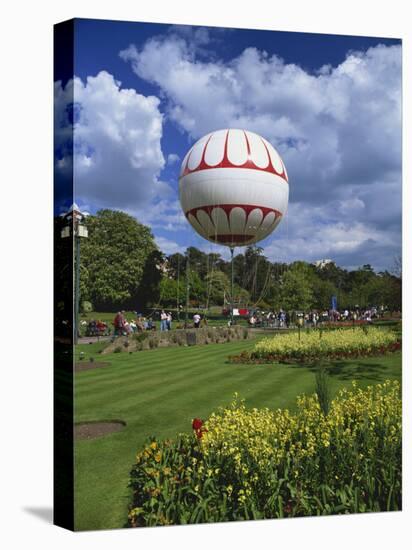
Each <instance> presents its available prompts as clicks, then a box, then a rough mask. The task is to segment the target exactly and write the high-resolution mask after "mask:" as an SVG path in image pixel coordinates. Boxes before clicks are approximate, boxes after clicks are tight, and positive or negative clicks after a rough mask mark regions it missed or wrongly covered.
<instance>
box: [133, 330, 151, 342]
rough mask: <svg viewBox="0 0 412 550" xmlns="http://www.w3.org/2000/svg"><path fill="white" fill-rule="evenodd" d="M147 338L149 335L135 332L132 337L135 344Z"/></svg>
mask: <svg viewBox="0 0 412 550" xmlns="http://www.w3.org/2000/svg"><path fill="white" fill-rule="evenodd" d="M148 337H149V334H148V333H147V332H135V333H134V334H133V336H132V338H133V340H135V341H136V342H143V341H144V340H146V338H148Z"/></svg>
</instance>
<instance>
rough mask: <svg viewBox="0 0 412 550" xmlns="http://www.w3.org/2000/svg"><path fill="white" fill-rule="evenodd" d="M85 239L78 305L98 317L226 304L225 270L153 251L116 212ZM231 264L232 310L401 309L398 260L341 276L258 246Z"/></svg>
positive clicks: (191, 255) (200, 255) (144, 235)
mask: <svg viewBox="0 0 412 550" xmlns="http://www.w3.org/2000/svg"><path fill="white" fill-rule="evenodd" d="M86 223H87V227H88V230H89V237H88V239H82V241H81V263H80V294H81V301H82V302H83V301H90V302H91V303H92V304H93V307H94V309H95V310H97V311H113V310H118V309H132V310H136V309H138V310H140V311H142V310H144V309H145V308H150V307H157V306H159V307H168V308H174V307H176V306H177V305H178V304H180V305H183V306H184V305H185V304H186V299H187V297H188V298H189V301H190V305H191V306H194V307H197V306H203V307H210V306H212V305H217V306H223V305H224V303H225V300H226V303H228V302H230V300H231V299H232V297H231V295H230V293H231V262H230V261H228V260H225V259H224V258H222V256H221V255H220V254H217V253H205V252H203V251H201V250H199V249H198V248H196V247H189V248H187V249H186V251H185V252H184V253H183V254H181V253H176V254H171V255H165V254H163V253H162V252H161V251H160V250H159V248H158V247H157V245H156V243H155V240H154V237H153V234H152V232H151V231H150V229H149V228H148V227H146V226H144V225H143V224H141V223H139V222H138V221H137V220H136V219H135V218H133V217H132V216H129V215H128V214H126V213H124V212H120V211H115V210H109V209H104V210H100V211H99V212H97V213H96V215H93V216H89V217H88V218H87V222H86ZM239 250H242V251H241V252H240V253H237V254H236V255H235V257H234V260H233V281H234V292H233V301H234V303H235V304H237V305H239V306H245V307H251V306H255V307H260V308H264V309H273V310H279V309H280V308H282V309H284V310H309V309H318V310H320V309H328V308H330V304H331V297H332V296H336V297H337V301H338V308H339V309H344V308H353V307H354V306H358V307H360V308H366V307H368V306H377V307H379V306H381V305H383V306H385V307H386V308H388V309H389V310H391V311H397V310H400V309H401V302H402V299H401V292H402V275H401V269H400V264H399V259H397V260H396V261H395V260H394V262H395V264H394V268H393V270H391V271H387V270H386V271H382V272H376V271H375V270H374V269H373V267H372V266H371V265H369V264H365V265H363V266H360V267H359V268H358V269H355V270H347V269H344V268H342V267H339V266H337V265H336V264H335V263H334V262H329V263H326V264H324V265H318V266H317V265H315V264H311V263H308V262H304V261H295V262H292V263H289V264H287V263H281V262H272V261H270V260H269V259H268V258H267V257H266V256H265V254H264V250H263V249H262V248H260V247H258V246H253V247H247V248H246V249H244V250H243V249H239Z"/></svg>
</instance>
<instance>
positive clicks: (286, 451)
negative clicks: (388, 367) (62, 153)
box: [128, 382, 402, 526]
mask: <svg viewBox="0 0 412 550" xmlns="http://www.w3.org/2000/svg"><path fill="white" fill-rule="evenodd" d="M401 409H402V406H401V398H400V386H399V384H398V383H397V382H385V383H384V384H378V385H376V386H372V387H369V388H367V389H365V390H361V389H358V388H357V387H356V385H355V384H354V386H353V388H352V390H350V391H348V390H346V389H344V390H341V391H340V392H339V394H338V396H337V397H336V398H335V399H334V400H333V401H332V402H331V404H330V409H329V413H328V415H327V416H325V415H324V414H323V413H322V410H321V407H320V404H319V400H318V398H317V396H316V395H312V396H302V397H299V398H298V400H297V411H296V412H295V413H293V414H292V413H291V412H289V411H288V410H280V409H278V410H276V411H270V410H268V409H262V410H259V409H247V408H246V407H245V405H244V403H243V402H239V401H238V400H237V399H235V400H234V402H233V403H232V404H231V405H230V406H229V407H226V408H224V409H221V410H219V411H218V412H217V413H213V414H212V415H211V416H210V417H209V419H208V420H207V421H206V423H205V424H204V427H205V430H203V431H200V432H199V431H198V432H195V433H197V434H198V436H197V437H196V436H195V435H187V434H183V435H180V436H178V437H177V439H176V440H174V441H164V442H158V441H156V440H155V439H153V438H152V439H151V440H149V441H148V443H147V444H146V445H145V447H144V448H143V449H142V450H141V451H140V452H139V453H138V454H137V457H136V464H135V465H134V467H133V469H132V471H131V477H130V487H131V488H132V492H133V500H132V503H131V505H130V509H129V516H128V518H129V525H131V526H143V525H170V524H184V523H202V522H217V521H230V520H240V519H260V518H277V517H286V516H288V517H291V516H309V515H324V514H344V513H356V512H369V511H374V512H377V511H383V510H399V509H401V498H402V497H401V458H402V446H401V445H402V430H401Z"/></svg>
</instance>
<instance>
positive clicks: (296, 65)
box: [55, 20, 402, 270]
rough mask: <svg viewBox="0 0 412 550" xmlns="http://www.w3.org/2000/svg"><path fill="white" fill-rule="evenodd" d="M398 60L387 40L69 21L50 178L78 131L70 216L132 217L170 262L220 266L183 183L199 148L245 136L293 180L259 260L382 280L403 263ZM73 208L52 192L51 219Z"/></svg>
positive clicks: (66, 168)
mask: <svg viewBox="0 0 412 550" xmlns="http://www.w3.org/2000/svg"><path fill="white" fill-rule="evenodd" d="M401 58H402V54H401V43H400V41H399V40H396V39H393V40H389V39H380V38H365V37H345V36H332V35H321V34H302V33H288V32H274V31H252V30H235V29H218V28H201V27H190V26H176V25H158V24H147V23H123V22H113V21H110V22H108V21H93V20H76V24H75V78H74V79H70V78H68V77H67V75H65V74H64V73H63V72H61V74H59V72H57V74H56V82H55V97H56V100H55V121H56V154H55V163H56V164H55V170H56V174H57V175H58V176H59V178H64V177H68V175H69V174H70V173H71V163H72V159H71V157H70V154H69V152H70V147H71V122H74V151H75V156H74V174H75V197H76V201H77V202H78V204H80V205H81V206H82V207H83V208H85V209H87V210H89V211H90V212H95V211H96V210H98V209H99V208H103V207H108V208H115V209H120V210H123V211H126V212H128V213H130V214H132V215H134V216H136V218H137V219H138V220H139V221H141V222H143V223H146V224H148V225H150V226H151V228H152V231H153V233H154V235H155V237H156V240H157V242H158V244H159V246H160V248H161V249H162V250H163V251H164V252H165V253H167V254H170V253H173V252H176V251H183V250H184V249H185V248H186V247H187V246H198V247H199V248H202V249H203V250H204V251H206V252H212V251H218V252H221V253H222V254H223V255H224V256H226V257H227V256H228V253H227V251H226V250H225V249H223V248H222V247H218V246H216V245H214V244H212V243H209V242H206V241H203V240H202V239H201V237H199V236H198V235H197V234H196V233H195V232H194V231H193V229H192V228H191V227H190V226H189V224H188V222H187V221H186V220H185V218H184V216H183V214H182V212H181V209H180V205H179V201H178V175H179V170H180V164H181V161H182V159H183V157H184V155H185V154H186V152H187V150H188V149H189V148H190V147H191V145H192V144H193V143H194V142H195V141H196V140H197V139H199V138H200V137H202V136H203V135H204V134H207V133H209V132H211V131H214V130H218V129H221V128H231V127H232V128H244V129H248V130H251V131H253V132H256V133H258V134H260V135H262V136H263V137H265V138H266V139H267V140H269V141H270V142H271V143H272V144H273V145H274V146H275V147H276V149H277V150H278V151H279V153H280V154H281V156H282V158H283V160H284V163H285V165H286V167H287V170H288V174H289V182H290V196H289V210H288V214H287V216H286V217H285V219H284V220H283V221H282V223H281V224H280V225H279V227H278V229H277V230H276V231H275V232H274V233H273V234H272V235H271V236H270V237H268V238H267V239H266V240H264V241H262V242H261V243H260V244H261V245H262V246H263V247H264V250H265V254H266V256H268V257H269V258H270V259H272V260H273V261H287V262H290V261H293V260H296V259H303V260H307V261H315V260H318V259H321V258H331V259H333V260H335V261H336V262H337V263H338V264H339V265H341V266H344V267H347V268H356V267H358V266H360V265H363V264H365V263H370V264H372V265H373V266H374V267H375V269H377V270H382V269H390V268H391V266H393V263H394V258H395V256H397V255H399V254H400V250H401V191H402V189H401V167H402V159H401ZM73 96H74V103H73ZM59 178H57V179H59ZM68 201H69V199H68V197H65V196H64V194H62V193H60V190H59V188H57V189H56V203H57V209H64V207H67V206H68Z"/></svg>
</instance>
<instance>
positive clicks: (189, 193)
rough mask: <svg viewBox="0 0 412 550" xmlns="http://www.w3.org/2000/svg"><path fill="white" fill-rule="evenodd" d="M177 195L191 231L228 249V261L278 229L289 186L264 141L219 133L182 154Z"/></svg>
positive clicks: (247, 133) (275, 154)
mask: <svg viewBox="0 0 412 550" xmlns="http://www.w3.org/2000/svg"><path fill="white" fill-rule="evenodd" d="M179 194H180V203H181V206H182V209H183V212H184V214H185V216H186V218H187V219H188V221H189V223H190V224H191V226H192V227H193V228H194V229H195V230H196V231H197V233H198V234H199V235H201V236H202V237H203V238H205V239H207V240H209V241H211V242H214V243H216V244H221V245H225V246H228V247H229V248H230V250H231V256H232V260H233V249H234V247H236V246H246V245H251V244H254V243H257V242H258V241H260V240H262V239H264V238H266V237H267V236H268V235H270V234H271V233H272V231H274V229H275V228H276V227H277V226H278V224H279V223H280V221H281V219H282V217H283V216H284V215H285V213H286V210H287V205H288V198H289V183H288V176H287V172H286V168H285V165H284V164H283V161H282V159H281V158H280V155H279V153H278V152H277V151H276V149H275V148H274V147H273V146H272V145H271V144H270V143H269V142H268V141H267V140H266V139H264V138H263V137H261V136H259V135H257V134H255V133H253V132H250V131H248V130H240V129H225V130H218V131H216V132H212V133H210V134H207V135H206V136H203V137H202V138H201V139H199V140H198V141H197V142H196V143H195V144H194V145H193V146H192V148H191V149H190V150H189V151H188V153H187V154H186V156H185V158H184V159H183V162H182V166H181V171H180V176H179ZM232 267H233V261H232ZM232 296H233V270H232ZM232 309H233V308H232V307H231V311H232Z"/></svg>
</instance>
